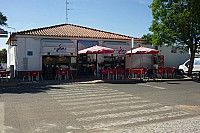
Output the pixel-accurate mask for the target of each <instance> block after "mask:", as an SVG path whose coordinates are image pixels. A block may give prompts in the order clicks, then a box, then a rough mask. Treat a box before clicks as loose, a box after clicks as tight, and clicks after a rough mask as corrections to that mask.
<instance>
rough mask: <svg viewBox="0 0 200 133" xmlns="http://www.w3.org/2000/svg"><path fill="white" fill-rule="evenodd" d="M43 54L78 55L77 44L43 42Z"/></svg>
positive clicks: (58, 41)
mask: <svg viewBox="0 0 200 133" xmlns="http://www.w3.org/2000/svg"><path fill="white" fill-rule="evenodd" d="M42 53H43V54H45V55H46V54H47V53H50V55H72V54H73V55H76V47H75V44H74V43H73V42H72V41H71V40H50V39H49V40H48V39H45V40H42Z"/></svg>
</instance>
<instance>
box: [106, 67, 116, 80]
mask: <svg viewBox="0 0 200 133" xmlns="http://www.w3.org/2000/svg"><path fill="white" fill-rule="evenodd" d="M108 73H109V78H108V79H110V76H112V79H113V80H114V78H115V75H116V69H109V70H108Z"/></svg>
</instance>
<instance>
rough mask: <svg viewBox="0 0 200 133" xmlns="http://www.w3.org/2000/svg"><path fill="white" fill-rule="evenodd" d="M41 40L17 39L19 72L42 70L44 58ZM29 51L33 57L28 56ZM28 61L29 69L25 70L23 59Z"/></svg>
mask: <svg viewBox="0 0 200 133" xmlns="http://www.w3.org/2000/svg"><path fill="white" fill-rule="evenodd" d="M40 48H41V45H40V39H37V38H36V39H34V38H18V39H17V60H18V64H17V71H26V70H27V71H28V70H32V71H33V70H42V57H41V53H40ZM28 51H32V52H33V55H32V56H29V55H27V52H28ZM24 58H27V59H28V66H27V69H24V62H23V59H24Z"/></svg>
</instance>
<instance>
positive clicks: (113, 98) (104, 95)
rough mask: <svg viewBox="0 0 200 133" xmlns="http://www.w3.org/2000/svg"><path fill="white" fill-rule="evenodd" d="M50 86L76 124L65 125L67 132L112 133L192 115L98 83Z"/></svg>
mask: <svg viewBox="0 0 200 133" xmlns="http://www.w3.org/2000/svg"><path fill="white" fill-rule="evenodd" d="M51 87H52V88H55V89H51V90H49V91H47V93H48V94H49V95H50V96H52V97H53V98H54V99H55V100H56V101H57V102H58V103H59V104H61V105H62V106H64V107H66V108H65V110H66V112H68V113H69V114H70V115H71V116H72V117H73V118H74V120H75V122H74V123H76V124H74V125H67V126H66V129H67V130H68V132H109V131H115V130H121V129H128V128H133V127H134V126H136V125H141V124H148V123H152V122H156V121H165V120H168V119H170V118H172V119H178V118H180V117H182V116H185V117H186V116H189V113H188V112H186V111H183V110H180V109H178V108H175V107H172V106H166V105H162V104H160V103H153V102H151V101H149V100H147V99H143V98H141V97H138V96H133V95H132V94H127V93H125V92H120V91H118V90H115V89H111V88H107V87H104V86H100V85H97V84H69V85H64V87H63V88H62V89H59V87H60V86H59V85H54V86H51ZM69 127H70V128H69Z"/></svg>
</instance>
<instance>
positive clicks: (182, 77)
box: [0, 75, 192, 87]
mask: <svg viewBox="0 0 200 133" xmlns="http://www.w3.org/2000/svg"><path fill="white" fill-rule="evenodd" d="M191 80H192V78H191V77H187V76H186V75H176V76H175V77H174V78H172V79H169V78H162V79H158V78H157V79H139V78H132V79H118V80H107V79H103V80H102V79H94V78H75V79H69V80H39V81H27V80H25V81H23V80H22V79H9V80H8V82H7V81H5V80H4V81H3V82H2V81H1V82H0V86H3V87H6V86H26V85H51V84H70V83H111V84H128V83H130V84H131V83H133V84H134V83H145V82H167V81H191Z"/></svg>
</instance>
